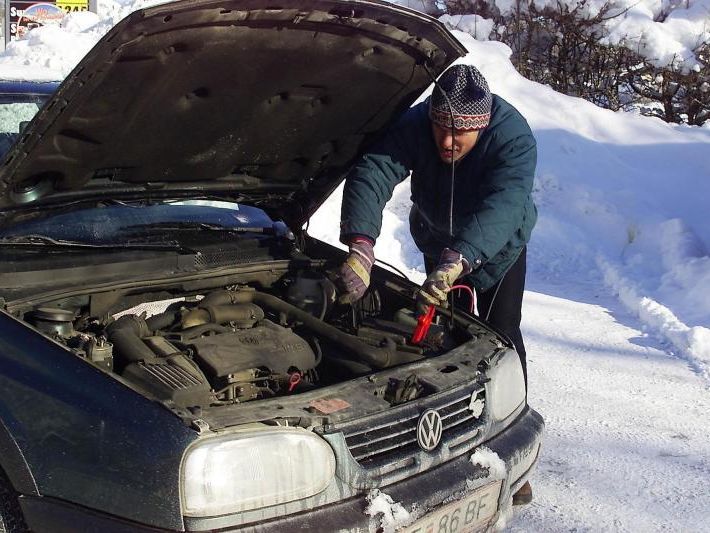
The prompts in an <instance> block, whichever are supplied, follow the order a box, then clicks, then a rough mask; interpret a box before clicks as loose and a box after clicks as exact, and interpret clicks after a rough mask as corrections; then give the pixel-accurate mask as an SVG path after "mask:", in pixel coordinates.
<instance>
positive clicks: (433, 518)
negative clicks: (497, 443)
mask: <svg viewBox="0 0 710 533" xmlns="http://www.w3.org/2000/svg"><path fill="white" fill-rule="evenodd" d="M501 484H502V481H496V482H495V483H490V484H489V485H485V486H483V487H481V488H480V489H477V490H476V491H474V492H472V493H471V494H468V495H467V496H466V497H465V498H463V499H461V500H458V501H455V502H453V503H450V504H448V505H444V506H443V507H441V508H439V509H437V510H435V511H433V512H431V513H429V514H428V515H426V516H424V517H422V518H420V519H419V520H417V521H416V522H414V523H413V524H411V525H410V526H409V527H408V528H406V529H405V530H404V533H470V532H472V531H479V530H480V529H483V528H485V527H486V526H487V525H488V522H489V521H490V519H491V518H493V515H495V514H496V510H497V509H498V496H500V487H501Z"/></svg>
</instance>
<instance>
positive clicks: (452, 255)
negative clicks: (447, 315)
mask: <svg viewBox="0 0 710 533" xmlns="http://www.w3.org/2000/svg"><path fill="white" fill-rule="evenodd" d="M469 272H471V268H470V266H469V264H468V261H466V260H465V259H464V258H463V256H462V255H461V254H460V253H459V252H457V251H455V250H451V249H450V248H444V251H443V252H441V257H440V258H439V264H438V265H437V266H436V268H435V269H434V270H433V271H432V273H431V274H429V276H428V277H427V279H426V280H425V281H424V283H423V284H422V287H421V288H420V289H419V291H418V292H417V313H418V314H420V315H423V314H426V312H427V308H428V307H429V306H430V305H438V306H441V307H445V306H446V298H447V296H448V294H449V291H450V290H451V287H453V285H454V282H455V281H456V280H457V279H458V278H459V277H461V276H462V275H464V274H468V273H469Z"/></svg>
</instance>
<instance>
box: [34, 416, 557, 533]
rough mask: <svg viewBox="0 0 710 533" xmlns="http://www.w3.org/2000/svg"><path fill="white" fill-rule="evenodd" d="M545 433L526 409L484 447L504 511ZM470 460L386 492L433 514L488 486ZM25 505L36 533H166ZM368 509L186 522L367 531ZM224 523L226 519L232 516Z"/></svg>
mask: <svg viewBox="0 0 710 533" xmlns="http://www.w3.org/2000/svg"><path fill="white" fill-rule="evenodd" d="M543 429H544V422H543V419H542V417H541V416H540V415H539V414H538V413H537V412H536V411H534V410H532V409H530V408H526V409H525V410H524V411H523V412H522V413H521V414H520V416H519V417H518V418H517V419H516V420H515V422H513V424H511V425H510V426H509V427H508V428H507V429H506V430H505V431H503V432H502V433H501V434H499V435H498V436H496V437H495V438H493V439H491V440H489V441H487V442H486V443H485V446H486V447H487V448H489V449H490V450H492V451H494V452H495V453H497V454H498V456H499V457H500V458H501V459H502V460H503V461H504V462H505V464H506V471H507V478H506V479H505V480H504V481H503V487H502V490H501V495H500V499H499V503H498V506H499V508H500V507H501V505H502V504H503V503H504V502H506V501H507V500H508V499H509V498H510V496H511V495H512V494H513V493H514V492H515V491H516V490H517V489H518V488H519V487H520V486H521V485H522V484H523V483H524V482H525V480H526V479H527V478H528V476H529V475H530V472H531V471H532V469H533V467H534V465H535V463H536V462H537V459H538V454H539V450H540V443H541V441H542V433H543ZM470 457H471V454H470V453H465V454H463V455H461V456H460V457H457V458H456V459H453V460H451V461H448V462H447V463H444V464H442V465H440V466H438V467H436V468H432V469H430V470H427V471H425V472H423V473H421V474H418V475H416V476H412V477H409V478H407V479H404V480H402V481H399V482H397V483H393V484H392V485H389V486H384V487H381V489H382V491H383V492H385V493H387V494H388V495H389V496H391V497H392V499H393V500H394V501H395V502H401V503H402V504H403V505H404V507H405V508H407V509H411V508H412V506H414V505H416V507H417V508H418V509H426V510H427V511H429V510H432V509H434V508H436V507H438V506H440V505H441V504H442V503H443V502H444V500H448V501H450V500H451V499H452V497H454V498H460V497H463V496H464V495H465V494H466V493H467V492H470V491H471V490H474V489H475V488H477V487H479V486H481V485H483V484H485V483H486V482H487V480H486V479H485V476H486V471H485V470H484V469H483V468H482V467H480V466H478V465H474V464H472V463H471V461H470ZM21 504H22V510H23V513H24V514H25V518H26V520H27V523H28V526H29V527H30V529H31V530H32V531H35V532H37V533H42V532H52V533H57V532H65V531H66V532H76V531H102V532H105V533H117V532H129V531H131V532H139V531H146V532H148V531H151V532H155V531H167V530H158V529H155V528H150V527H145V526H141V525H140V524H136V523H131V522H126V521H123V520H120V519H118V518H116V517H112V516H109V515H105V514H102V513H97V512H95V511H92V510H90V509H86V508H84V507H79V506H76V505H72V504H68V503H66V502H61V501H58V500H54V499H51V498H42V497H23V498H21ZM366 507H367V500H366V496H365V495H362V496H359V497H357V498H351V499H348V500H344V501H341V502H338V503H335V504H331V505H327V506H324V507H321V508H318V509H313V510H308V511H304V512H301V513H296V514H291V515H289V516H286V517H281V518H277V519H273V520H269V521H264V522H260V523H255V524H251V525H247V526H242V527H240V528H229V527H228V526H227V527H224V528H222V527H221V526H220V525H219V524H217V523H215V521H214V519H211V520H202V519H191V518H186V519H185V528H186V530H187V531H206V530H215V529H219V530H220V531H299V530H302V531H368V530H369V520H370V518H369V517H368V516H367V515H365V513H364V511H365V508H366ZM223 518H224V519H225V520H227V519H228V518H229V517H223Z"/></svg>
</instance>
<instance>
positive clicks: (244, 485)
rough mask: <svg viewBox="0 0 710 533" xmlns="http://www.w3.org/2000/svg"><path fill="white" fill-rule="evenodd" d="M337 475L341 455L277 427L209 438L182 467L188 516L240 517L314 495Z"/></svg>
mask: <svg viewBox="0 0 710 533" xmlns="http://www.w3.org/2000/svg"><path fill="white" fill-rule="evenodd" d="M334 475H335V456H334V455H333V451H332V450H331V449H330V446H329V445H328V444H327V443H326V442H325V441H324V440H323V439H321V438H320V437H318V436H317V435H314V434H313V433H311V432H309V431H306V430H304V429H298V428H272V429H265V430H258V431H249V432H244V433H231V434H229V435H224V436H221V437H216V438H208V439H205V440H204V442H199V443H198V444H196V445H195V446H193V447H192V448H190V449H189V450H188V451H187V452H186V455H185V459H184V461H183V468H182V503H183V512H184V513H185V515H186V516H215V515H220V514H227V513H235V512H240V511H246V510H250V509H257V508H260V507H267V506H269V505H275V504H279V503H285V502H290V501H293V500H298V499H301V498H307V497H308V496H313V495H314V494H317V493H319V492H321V491H322V490H324V489H325V488H326V487H327V486H328V484H329V483H330V482H331V480H332V479H333V476H334Z"/></svg>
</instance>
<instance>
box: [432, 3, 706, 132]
mask: <svg viewBox="0 0 710 533" xmlns="http://www.w3.org/2000/svg"><path fill="white" fill-rule="evenodd" d="M587 2H588V0H580V1H579V2H578V3H577V4H576V5H575V6H574V7H572V8H570V7H569V6H568V5H566V4H564V3H562V2H561V0H558V1H557V3H556V4H554V5H553V4H548V5H546V6H544V7H542V8H538V7H537V6H536V5H535V3H534V2H531V1H529V0H517V1H516V4H515V6H514V9H512V10H511V12H510V13H508V14H505V15H502V14H501V13H500V12H499V11H498V10H497V8H496V7H495V5H494V4H493V3H492V2H491V3H489V2H488V0H444V4H445V5H446V8H447V11H448V13H449V14H466V13H475V14H478V15H480V16H482V17H484V18H489V19H492V20H494V22H495V28H494V34H497V35H498V36H499V37H498V38H499V39H500V40H501V41H503V42H505V43H506V44H507V45H508V46H510V47H511V49H512V51H513V55H512V61H513V64H514V65H515V67H516V68H517V70H518V71H519V72H520V73H521V74H522V75H523V76H525V77H527V78H528V79H531V80H534V81H537V82H540V83H545V84H547V85H550V86H551V87H552V88H554V89H555V90H556V91H559V92H562V93H564V94H569V95H572V96H578V97H581V98H584V99H585V100H589V101H590V102H593V103H595V104H597V105H599V106H601V107H605V108H609V109H613V110H615V111H616V110H619V109H628V108H631V107H633V108H636V109H640V110H641V112H642V113H644V114H648V115H652V116H657V117H659V118H662V119H663V120H666V121H667V122H676V123H687V124H693V125H702V124H703V123H704V122H706V121H707V120H708V119H709V118H710V45H709V44H708V43H701V44H700V45H699V46H698V48H697V49H696V50H695V53H696V57H698V58H699V61H700V67H699V68H696V69H695V70H692V71H691V72H687V71H683V70H682V69H681V68H680V67H679V65H678V64H677V63H676V62H672V63H671V64H670V65H668V66H666V67H663V68H659V67H655V66H653V65H652V64H651V63H650V62H649V61H648V60H646V59H644V58H643V57H641V56H640V55H639V54H637V53H636V52H634V51H633V50H631V49H629V48H627V47H625V46H610V45H608V44H607V43H606V40H605V38H606V37H607V36H608V35H607V33H606V29H605V22H607V21H608V20H610V19H611V18H613V17H617V16H620V15H622V14H623V13H624V11H623V10H620V9H618V8H617V7H616V6H615V4H614V3H613V1H611V0H610V1H608V2H606V3H605V4H604V5H603V6H602V7H601V8H600V9H598V11H596V13H595V14H590V11H591V10H588V9H587V7H588V6H587ZM665 16H667V13H665V14H663V17H665Z"/></svg>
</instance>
